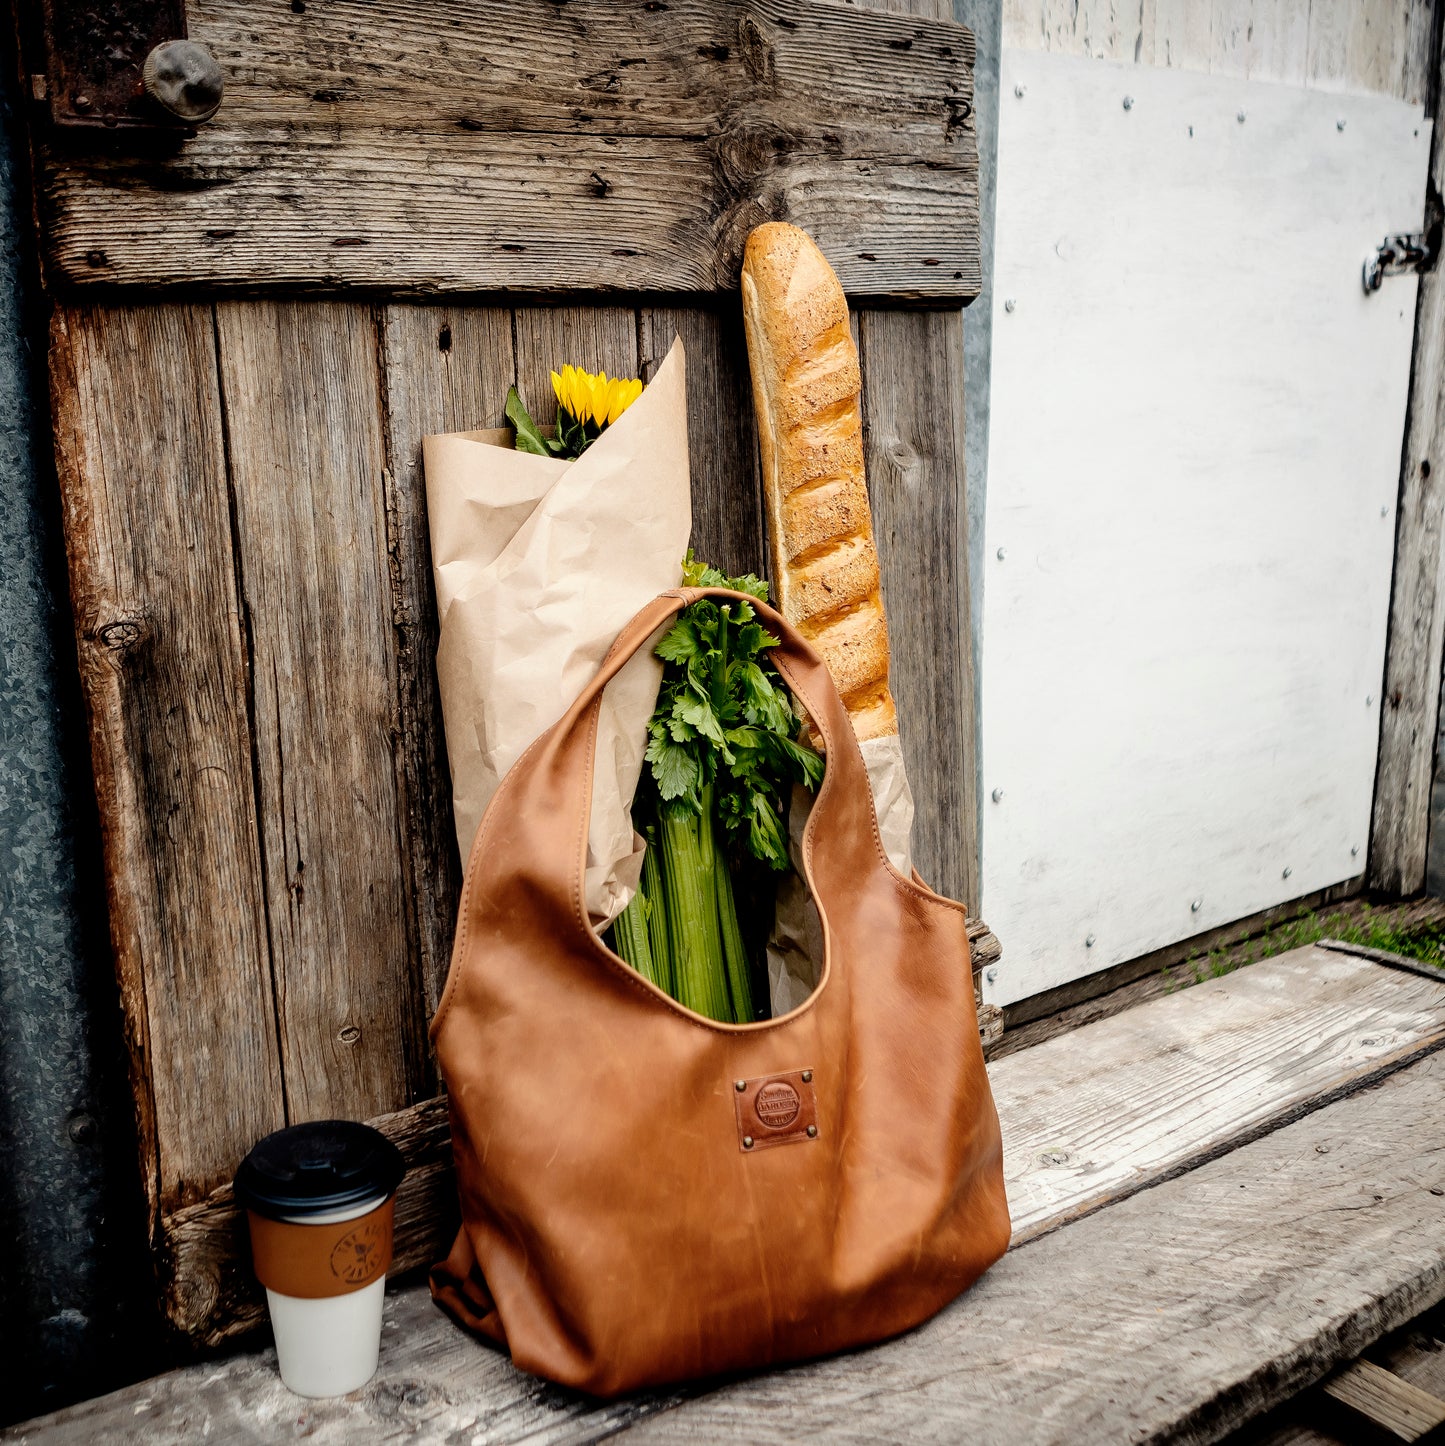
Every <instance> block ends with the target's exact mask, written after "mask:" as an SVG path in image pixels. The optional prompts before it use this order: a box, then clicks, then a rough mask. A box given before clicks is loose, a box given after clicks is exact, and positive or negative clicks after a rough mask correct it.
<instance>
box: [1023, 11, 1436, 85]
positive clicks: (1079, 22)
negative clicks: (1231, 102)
mask: <svg viewBox="0 0 1445 1446" xmlns="http://www.w3.org/2000/svg"><path fill="white" fill-rule="evenodd" d="M1430 11H1431V4H1430V0H1314V3H1312V4H1310V5H1301V4H1299V3H1298V0H1151V3H1149V4H1147V5H1140V6H1134V7H1127V6H1122V5H1119V4H1118V3H1116V0H1004V5H1003V23H1004V39H1005V42H1006V43H1007V44H1009V45H1016V46H1021V47H1025V48H1028V49H1033V50H1051V51H1055V52H1057V53H1060V54H1064V55H1084V56H1090V57H1092V58H1095V59H1107V60H1135V61H1141V62H1142V63H1143V64H1145V65H1157V66H1161V67H1171V68H1175V69H1182V70H1195V71H1212V72H1214V73H1215V74H1217V75H1237V76H1252V77H1254V78H1255V79H1258V80H1282V81H1287V82H1289V83H1291V84H1302V85H1310V86H1319V87H1321V88H1326V89H1335V88H1338V89H1345V90H1366V91H1377V92H1380V93H1381V94H1385V95H1394V96H1398V97H1399V98H1400V99H1401V100H1410V101H1414V102H1416V103H1417V104H1418V103H1420V102H1422V101H1424V100H1425V99H1426V98H1427V95H1428V90H1429V81H1428V75H1427V73H1426V71H1427V67H1428V60H1429V35H1430Z"/></svg>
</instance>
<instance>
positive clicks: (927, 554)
mask: <svg viewBox="0 0 1445 1446" xmlns="http://www.w3.org/2000/svg"><path fill="white" fill-rule="evenodd" d="M858 321H859V327H858V331H859V351H860V354H861V358H862V364H863V444H864V455H865V463H866V467H867V474H868V492H869V499H870V501H871V503H872V507H873V531H874V535H875V537H876V539H877V543H878V560H879V565H880V567H881V569H882V574H883V600H884V604H885V606H886V607H887V609H888V615H889V630H888V631H889V641H890V643H891V645H892V655H893V656H892V661H891V664H890V667H889V685H890V687H891V688H892V690H893V696H894V698H895V699H896V700H897V703H898V716H899V721H900V726H901V731H902V737H903V753H904V757H905V759H906V760H907V763H908V777H909V782H910V783H911V784H912V786H913V793H914V796H915V798H916V799H917V800H918V814H917V819H916V822H915V824H914V833H913V847H914V857H915V859H916V860H917V863H918V871H919V872H920V873H921V874H922V875H923V876H924V877H925V878H926V879H927V880H928V882H929V883H930V884H932V886H933V887H934V888H936V889H938V890H939V891H940V892H941V893H944V894H947V895H949V896H950V897H951V898H955V899H960V900H962V901H964V902H965V903H967V904H968V905H969V906H970V907H971V908H974V909H977V907H978V894H979V888H978V770H977V765H976V754H975V748H974V740H975V730H974V717H975V708H976V701H975V685H974V676H973V641H972V637H973V635H972V623H971V619H970V616H969V597H968V579H967V577H966V575H965V573H966V559H967V557H968V517H967V512H966V504H965V484H964V461H963V317H962V313H961V312H957V311H939V312H904V311H864V312H862V313H861V314H860V316H859V318H858ZM1004 942H1005V944H1007V940H1005V941H1004Z"/></svg>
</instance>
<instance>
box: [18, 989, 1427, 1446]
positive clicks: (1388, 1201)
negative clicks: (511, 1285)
mask: <svg viewBox="0 0 1445 1446" xmlns="http://www.w3.org/2000/svg"><path fill="white" fill-rule="evenodd" d="M1196 992H1197V991H1196ZM1079 1034H1080V1037H1081V1039H1082V1037H1083V1036H1085V1035H1086V1034H1087V1031H1082V1030H1081V1031H1080V1032H1079ZM1442 1108H1445V1069H1442V1067H1441V1056H1439V1055H1436V1056H1432V1057H1431V1058H1429V1059H1427V1060H1424V1061H1421V1062H1419V1063H1417V1064H1415V1065H1414V1066H1412V1067H1411V1068H1409V1069H1406V1070H1403V1071H1401V1072H1399V1073H1397V1074H1396V1075H1394V1076H1393V1077H1391V1078H1390V1079H1389V1080H1387V1081H1386V1082H1384V1083H1383V1084H1382V1085H1380V1086H1379V1087H1378V1088H1375V1089H1371V1090H1365V1091H1362V1092H1361V1093H1359V1094H1356V1095H1354V1096H1352V1097H1350V1098H1347V1099H1344V1100H1341V1101H1338V1102H1336V1103H1335V1104H1333V1105H1330V1106H1328V1107H1326V1108H1324V1109H1321V1110H1319V1111H1317V1112H1316V1113H1314V1114H1312V1115H1310V1116H1309V1117H1307V1118H1305V1119H1303V1120H1300V1121H1298V1122H1297V1123H1295V1124H1292V1125H1289V1126H1287V1127H1286V1128H1284V1129H1281V1130H1279V1131H1277V1132H1275V1133H1273V1134H1269V1135H1266V1136H1265V1137H1264V1138H1262V1139H1259V1140H1257V1141H1255V1142H1253V1143H1252V1144H1249V1145H1245V1146H1244V1147H1242V1148H1241V1149H1238V1150H1236V1151H1234V1152H1233V1153H1231V1154H1229V1155H1226V1156H1224V1157H1223V1158H1220V1159H1216V1160H1213V1161H1211V1162H1209V1163H1207V1164H1205V1165H1202V1166H1201V1167H1200V1168H1198V1169H1196V1170H1194V1171H1192V1172H1191V1173H1189V1174H1187V1175H1184V1176H1182V1177H1180V1178H1178V1179H1175V1180H1171V1181H1168V1182H1166V1183H1164V1184H1161V1185H1159V1186H1158V1187H1157V1188H1155V1189H1153V1190H1148V1191H1145V1192H1143V1193H1141V1194H1138V1195H1135V1196H1134V1197H1133V1198H1131V1199H1129V1200H1126V1201H1123V1202H1121V1203H1120V1204H1117V1205H1114V1206H1112V1207H1111V1208H1110V1209H1108V1210H1106V1211H1102V1212H1100V1213H1098V1214H1096V1215H1093V1216H1090V1217H1089V1218H1088V1219H1086V1220H1082V1221H1079V1222H1078V1223H1076V1224H1073V1225H1071V1226H1069V1227H1067V1228H1066V1229H1063V1230H1060V1231H1057V1232H1055V1233H1054V1234H1052V1235H1050V1236H1048V1237H1046V1238H1045V1239H1042V1240H1038V1241H1035V1242H1034V1243H1032V1244H1029V1245H1027V1246H1026V1247H1024V1248H1022V1249H1016V1250H1014V1251H1012V1252H1011V1253H1010V1254H1009V1255H1008V1256H1007V1257H1005V1259H1004V1260H1003V1261H1001V1262H1000V1263H999V1264H998V1265H997V1266H995V1267H994V1268H993V1270H991V1271H990V1272H989V1273H988V1274H987V1275H986V1276H984V1278H983V1279H982V1280H981V1281H980V1282H979V1283H978V1284H977V1285H976V1286H975V1287H974V1288H973V1289H972V1290H971V1291H970V1292H968V1293H967V1294H966V1295H965V1296H963V1297H962V1298H961V1299H960V1300H959V1301H957V1302H956V1303H955V1304H954V1305H952V1306H951V1307H949V1308H948V1309H947V1310H945V1311H944V1312H943V1313H942V1314H941V1315H939V1316H938V1317H936V1318H935V1319H934V1320H933V1321H931V1322H929V1323H928V1324H927V1325H925V1326H923V1327H921V1328H920V1329H919V1330H917V1331H913V1332H910V1333H909V1334H908V1335H907V1336H905V1337H903V1338H901V1339H899V1340H897V1341H892V1342H889V1343H887V1344H884V1345H881V1346H879V1347H877V1348H875V1349H872V1350H868V1351H862V1352H856V1353H853V1354H850V1355H845V1356H840V1357H837V1358H834V1359H832V1360H828V1361H822V1362H818V1363H816V1364H813V1365H806V1366H800V1367H797V1368H794V1369H792V1370H788V1371H780V1372H774V1373H767V1374H762V1375H758V1376H754V1377H750V1378H747V1379H745V1380H742V1381H738V1382H736V1383H733V1384H730V1385H726V1386H723V1387H722V1388H720V1389H715V1390H712V1391H710V1392H707V1393H706V1394H702V1395H700V1396H697V1397H696V1398H693V1399H689V1398H688V1397H687V1396H682V1397H679V1396H678V1395H660V1396H659V1395H651V1396H638V1397H633V1398H630V1399H628V1400H624V1401H621V1402H615V1403H612V1404H610V1405H604V1406H593V1405H591V1404H590V1403H588V1402H586V1401H585V1400H583V1399H582V1398H580V1397H577V1396H575V1395H572V1394H571V1393H567V1392H563V1391H559V1390H556V1389H554V1388H551V1387H547V1386H544V1385H541V1384H540V1383H538V1382H536V1381H534V1380H532V1379H530V1378H528V1377H525V1376H522V1375H520V1374H519V1373H518V1372H516V1371H514V1370H513V1369H512V1368H511V1367H510V1366H509V1365H507V1364H506V1362H505V1361H504V1360H503V1358H502V1357H500V1356H499V1355H498V1354H497V1353H496V1352H494V1351H492V1350H490V1349H488V1348H487V1347H484V1346H481V1345H479V1344H478V1343H477V1342H475V1341H474V1340H472V1339H471V1338H470V1337H468V1336H466V1335H465V1334H464V1333H462V1332H461V1331H459V1330H458V1329H457V1328H456V1327H455V1326H454V1325H452V1323H451V1322H450V1321H449V1320H448V1319H446V1318H445V1317H443V1316H442V1315H441V1314H440V1313H439V1312H438V1311H437V1310H436V1309H435V1307H433V1306H432V1304H431V1302H430V1300H429V1299H428V1298H427V1296H426V1293H425V1289H424V1287H418V1286H412V1287H407V1288H405V1289H403V1290H401V1291H399V1292H397V1293H395V1294H393V1295H392V1297H391V1298H390V1300H389V1301H388V1307H387V1320H388V1328H386V1329H384V1331H383V1342H382V1364H381V1369H380V1372H379V1373H378V1375H377V1377H376V1379H375V1380H374V1381H373V1382H372V1383H371V1384H370V1385H369V1386H367V1387H366V1388H365V1389H363V1390H361V1391H358V1392H354V1393H353V1394H352V1395H351V1396H348V1397H344V1398H341V1399H339V1400H335V1401H326V1402H310V1403H306V1405H305V1406H304V1407H298V1405H297V1403H296V1402H295V1400H294V1398H292V1397H289V1396H287V1395H286V1394H285V1393H284V1391H283V1388H282V1387H281V1385H280V1383H279V1381H278V1379H277V1378H276V1376H275V1374H274V1367H273V1359H274V1358H273V1357H272V1355H271V1353H270V1352H265V1353H260V1354H249V1355H240V1356H235V1357H232V1358H231V1359H230V1360H228V1361H224V1362H218V1363H208V1364H204V1365H198V1366H194V1367H191V1368H189V1369H187V1370H184V1371H180V1372H174V1373H172V1374H170V1375H167V1376H162V1377H160V1378H158V1379H157V1380H154V1381H149V1382H144V1383H142V1384H140V1385H137V1386H132V1387H129V1388H127V1389H126V1390H124V1391H120V1392H117V1393H115V1394H114V1395H111V1396H108V1397H104V1398H102V1399H101V1400H99V1401H93V1402H89V1403H86V1404H85V1405H82V1406H76V1407H72V1408H70V1409H69V1410H67V1411H62V1412H59V1413H57V1414H55V1415H53V1416H50V1417H46V1418H42V1419H41V1420H39V1421H35V1422H31V1423H29V1424H28V1425H26V1426H23V1427H20V1428H17V1429H16V1430H15V1431H13V1432H11V1433H9V1436H8V1437H7V1438H6V1439H15V1440H24V1441H27V1442H30V1443H35V1446H50V1443H59V1442H69V1441H78V1440H93V1439H100V1438H104V1439H107V1440H116V1441H120V1442H131V1441H135V1442H140V1441H144V1442H147V1443H155V1446H166V1443H179V1442H181V1441H191V1440H196V1439H200V1438H201V1437H203V1436H204V1437H208V1438H209V1439H216V1440H226V1441H237V1442H253V1441H262V1440H268V1439H274V1436H275V1433H276V1432H277V1431H278V1430H280V1429H282V1423H285V1428H286V1429H296V1428H298V1427H299V1428H300V1429H302V1430H304V1432H305V1434H306V1437H307V1439H308V1440H312V1441H316V1442H319V1443H327V1442H342V1441H354V1440H359V1439H368V1440H393V1439H407V1440H413V1441H428V1442H429V1441H436V1442H441V1441H446V1440H457V1439H464V1440H471V1441H478V1440H479V1441H485V1442H487V1443H490V1446H500V1443H504V1442H520V1441H527V1442H533V1443H535V1442H548V1443H563V1442H579V1443H580V1442H591V1441H597V1440H599V1439H601V1438H603V1437H604V1436H609V1435H611V1434H613V1433H615V1432H617V1431H618V1430H619V1428H621V1427H624V1426H628V1425H629V1424H630V1423H636V1424H632V1425H631V1430H632V1434H634V1436H635V1437H636V1438H637V1439H638V1440H640V1441H647V1440H649V1439H655V1440H663V1441H668V1442H683V1441H707V1442H720V1443H725V1442H733V1441H736V1442H746V1443H748V1446H768V1443H774V1442H776V1443H784V1442H788V1443H791V1442H795V1441H802V1440H823V1439H826V1440H829V1441H839V1442H869V1443H872V1442H876V1441H909V1442H940V1443H941V1442H951V1441H958V1440H964V1439H966V1440H968V1441H970V1442H978V1443H980V1446H989V1443H1001V1446H1014V1443H1017V1442H1020V1441H1028V1442H1030V1443H1035V1442H1037V1443H1041V1446H1043V1443H1051V1442H1059V1443H1063V1442H1068V1443H1091V1442H1101V1443H1102V1442H1107V1443H1110V1446H1112V1443H1114V1442H1117V1441H1119V1440H1137V1441H1161V1440H1189V1441H1198V1442H1207V1441H1216V1440H1219V1439H1220V1438H1221V1437H1222V1436H1224V1435H1225V1434H1226V1433H1227V1432H1228V1430H1229V1429H1230V1428H1231V1427H1232V1426H1234V1425H1237V1424H1239V1423H1240V1422H1242V1421H1244V1420H1246V1419H1248V1418H1250V1417H1251V1416H1253V1415H1255V1414H1257V1413H1258V1412H1260V1411H1262V1410H1264V1409H1267V1408H1268V1407H1270V1406H1272V1405H1274V1404H1276V1403H1277V1402H1278V1401H1280V1400H1282V1399H1283V1398H1285V1397H1287V1396H1289V1395H1291V1394H1293V1392H1295V1391H1296V1390H1298V1389H1300V1388H1302V1387H1304V1386H1306V1385H1309V1384H1311V1383H1312V1382H1314V1381H1317V1380H1319V1379H1320V1378H1321V1377H1323V1376H1324V1375H1325V1374H1327V1373H1328V1372H1329V1371H1330V1370H1331V1369H1332V1368H1333V1367H1334V1366H1336V1365H1337V1364H1339V1363H1340V1362H1341V1361H1343V1360H1348V1359H1350V1358H1351V1357H1352V1356H1354V1355H1356V1354H1358V1353H1359V1352H1360V1350H1361V1349H1363V1348H1364V1347H1365V1346H1367V1345H1368V1344H1370V1343H1371V1342H1372V1341H1374V1340H1375V1339H1377V1338H1378V1337H1379V1336H1380V1335H1382V1334H1383V1333H1385V1332H1386V1331H1389V1330H1392V1329H1394V1328H1395V1327H1397V1326H1398V1325H1400V1324H1402V1323H1403V1322H1404V1321H1405V1320H1407V1319H1409V1318H1410V1317H1412V1316H1413V1315H1415V1314H1417V1313H1418V1312H1419V1311H1420V1310H1422V1309H1425V1308H1426V1307H1428V1306H1430V1305H1431V1304H1433V1303H1434V1302H1435V1301H1436V1300H1438V1299H1440V1298H1441V1296H1442V1295H1445V1245H1442V1241H1445V1160H1442V1157H1441V1153H1440V1151H1439V1149H1438V1141H1439V1128H1438V1124H1439V1118H1440V1112H1441V1110H1442ZM1437 1192H1438V1193H1437ZM689 1394H691V1393H689ZM298 1412H299V1416H298ZM660 1413H666V1414H660ZM268 1433H269V1434H268Z"/></svg>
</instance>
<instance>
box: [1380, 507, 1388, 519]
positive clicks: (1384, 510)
mask: <svg viewBox="0 0 1445 1446" xmlns="http://www.w3.org/2000/svg"><path fill="white" fill-rule="evenodd" d="M1389 515H1390V509H1389V508H1388V507H1382V508H1380V516H1381V517H1388V516H1389Z"/></svg>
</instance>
